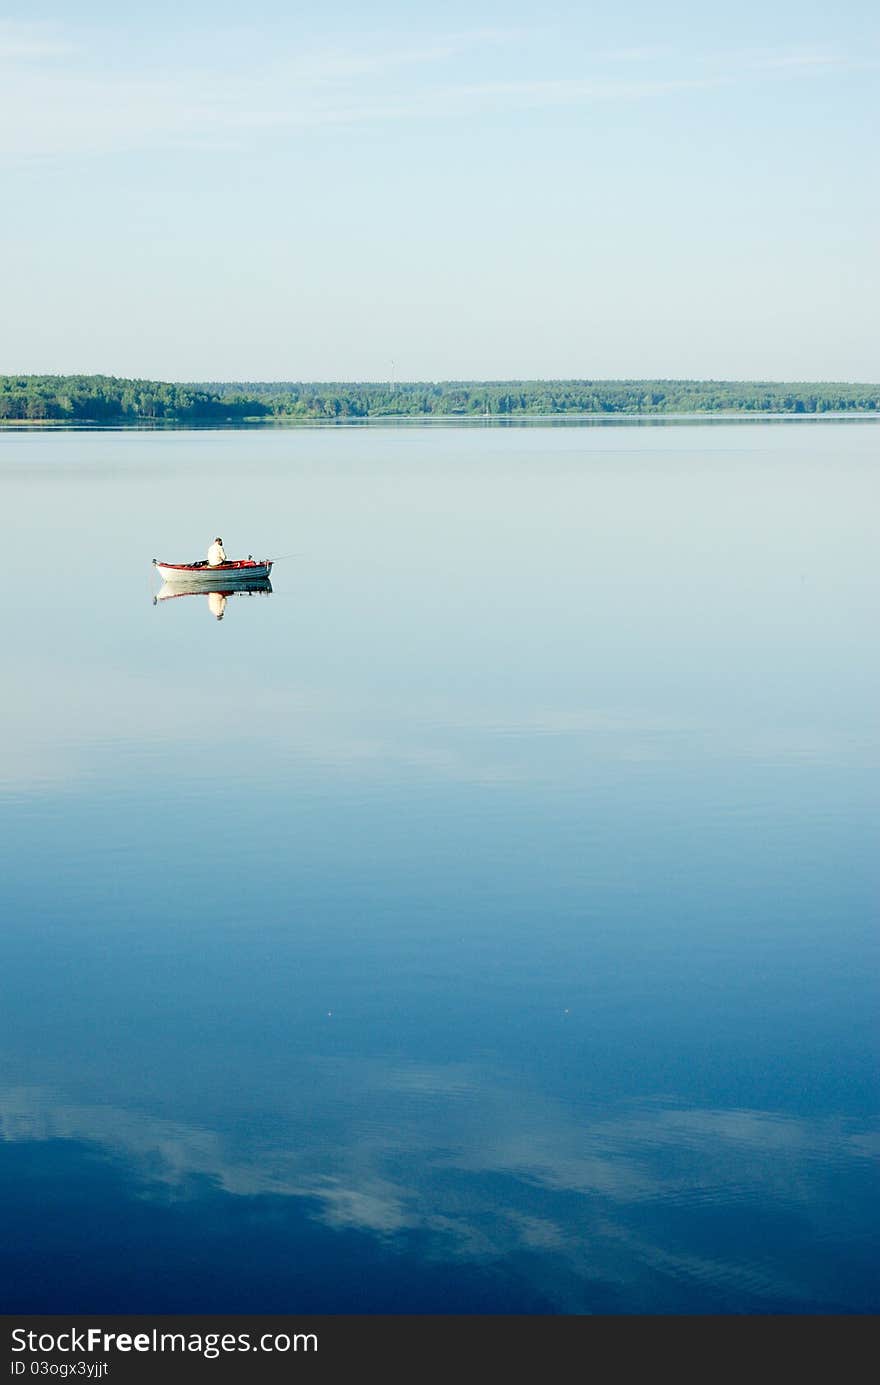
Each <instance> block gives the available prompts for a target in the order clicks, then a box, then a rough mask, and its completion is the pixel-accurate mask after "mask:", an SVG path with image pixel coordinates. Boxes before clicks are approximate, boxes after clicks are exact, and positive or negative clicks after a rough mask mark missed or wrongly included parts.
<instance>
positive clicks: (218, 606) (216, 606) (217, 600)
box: [208, 592, 226, 620]
mask: <svg viewBox="0 0 880 1385" xmlns="http://www.w3.org/2000/svg"><path fill="white" fill-rule="evenodd" d="M208 610H209V611H210V612H211V615H212V616H216V617H217V619H218V620H222V619H223V612H224V611H225V610H226V597H225V596H224V595H223V593H222V592H208Z"/></svg>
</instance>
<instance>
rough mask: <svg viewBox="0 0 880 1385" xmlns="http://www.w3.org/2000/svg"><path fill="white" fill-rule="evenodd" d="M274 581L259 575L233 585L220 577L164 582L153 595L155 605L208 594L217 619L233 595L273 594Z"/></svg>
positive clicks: (212, 613)
mask: <svg viewBox="0 0 880 1385" xmlns="http://www.w3.org/2000/svg"><path fill="white" fill-rule="evenodd" d="M271 594H272V583H271V582H270V581H269V578H268V577H262V578H260V577H257V578H254V580H253V581H252V582H236V583H235V584H234V585H231V584H230V582H229V580H228V579H225V580H224V579H223V578H218V579H217V581H216V582H211V581H205V580H204V579H202V580H201V581H198V582H163V583H162V589H161V591H159V592H158V593H157V594H156V595H155V596H154V597H153V605H154V606H158V604H159V602H160V601H173V600H174V598H175V597H178V596H207V598H208V610H209V611H210V612H211V615H212V616H214V617H215V618H216V619H217V620H222V619H223V617H224V615H225V614H226V606H227V603H228V601H229V598H230V597H231V596H271Z"/></svg>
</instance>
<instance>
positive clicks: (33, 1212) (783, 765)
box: [0, 420, 880, 1313]
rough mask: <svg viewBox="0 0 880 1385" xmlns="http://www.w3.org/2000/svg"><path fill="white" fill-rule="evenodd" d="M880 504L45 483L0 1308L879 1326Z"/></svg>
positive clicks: (701, 434)
mask: <svg viewBox="0 0 880 1385" xmlns="http://www.w3.org/2000/svg"><path fill="white" fill-rule="evenodd" d="M878 463H880V425H878V424H877V423H876V422H859V423H851V422H847V423H843V422H841V423H830V422H825V421H822V422H820V421H812V420H810V421H805V422H798V423H794V422H793V423H786V424H779V423H773V424H769V423H753V424H750V425H748V426H743V425H733V424H731V425H729V426H728V425H718V424H712V425H708V424H706V425H693V424H689V425H684V424H681V425H668V426H664V427H657V428H641V427H635V426H633V427H629V426H616V427H614V428H595V427H591V428H576V427H575V428H569V427H566V428H544V427H528V428H506V429H502V428H493V427H481V426H477V427H472V428H433V429H432V428H430V427H420V428H411V427H407V428H374V427H368V428H351V429H344V428H334V429H320V428H303V429H272V430H266V431H259V430H252V431H227V432H222V431H218V432H211V431H192V432H186V431H179V432H150V431H144V432H61V431H59V432H52V431H38V432H24V431H22V430H18V431H16V430H9V431H6V432H3V433H0V493H2V497H3V513H4V517H5V521H6V522H5V524H4V541H5V546H6V555H7V557H6V561H7V572H8V576H7V582H6V585H5V600H4V602H3V678H2V688H0V706H2V713H3V716H2V728H3V729H2V743H3V744H2V756H0V829H2V860H3V865H2V878H0V915H2V923H0V1307H2V1308H3V1309H4V1310H5V1311H7V1312H22V1311H31V1312H55V1311H69V1312H98V1311H103V1312H112V1311H117V1312H122V1311H129V1312H131V1311H135V1312H145V1313H146V1312H161V1311H166V1312H168V1311H177V1312H190V1311H192V1312H194V1311H215V1312H235V1311H264V1312H276V1311H277V1312H284V1311H295V1312H339V1313H349V1312H429V1313H431V1312H437V1313H443V1312H491V1313H514V1312H517V1313H519V1312H525V1313H548V1312H552V1313H593V1312H598V1313H618V1312H620V1313H681V1312H687V1313H703V1312H722V1313H728V1312H737V1313H739V1312H749V1313H755V1312H772V1313H824V1312H835V1313H836V1312H859V1313H860V1312H866V1311H876V1310H877V1309H878V1307H880V1303H878V1291H877V1284H878V1255H877V1246H878V1244H880V1241H878V1231H880V1226H878V1222H880V1213H878V1206H880V1204H878V1200H877V1198H876V1186H877V1184H876V1168H877V1164H876V1160H877V1155H878V1152H880V1120H878V1102H877V1098H878V1080H877V1066H876V1060H877V1027H876V1016H877V1001H878V956H877V929H876V924H877V910H876V904H877V883H878V880H877V875H878V872H877V851H876V845H877V843H876V826H877V810H878V786H877V767H878V712H877V707H878V683H880V678H878V673H880V657H878V642H877V636H876V616H877V606H878V595H880V571H878V556H877V555H878V514H880V505H878V499H880V496H878V491H880V487H878V477H880V469H878ZM216 534H219V535H221V536H222V537H223V539H224V542H225V546H226V550H227V552H228V553H229V555H230V556H231V557H232V556H246V555H247V554H248V553H254V554H255V555H256V556H263V555H267V556H270V557H275V558H278V559H280V561H278V562H277V564H276V567H275V570H274V572H273V574H272V586H273V591H272V592H271V594H263V595H253V596H248V595H239V596H233V597H230V598H229V600H228V602H227V603H226V606H225V608H223V609H221V610H220V614H222V619H219V620H218V619H217V614H218V609H217V607H218V603H217V602H216V601H215V602H213V603H209V600H208V598H207V597H206V596H204V595H195V596H185V597H180V598H178V599H174V600H160V601H159V602H158V603H156V604H154V596H155V595H156V594H157V593H158V590H159V586H160V584H159V583H158V581H156V579H155V577H154V575H153V570H152V567H151V559H152V558H153V557H159V558H164V559H167V560H171V561H185V560H191V559H194V558H199V557H203V556H204V554H205V551H206V549H207V546H208V544H209V543H210V541H211V539H212V538H213V537H214V536H215V535H216ZM286 555H291V556H286Z"/></svg>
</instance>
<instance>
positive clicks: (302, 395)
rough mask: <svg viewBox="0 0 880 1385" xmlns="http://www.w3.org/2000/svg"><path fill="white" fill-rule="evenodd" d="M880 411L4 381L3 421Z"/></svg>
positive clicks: (503, 394) (705, 401) (496, 384)
mask: <svg viewBox="0 0 880 1385" xmlns="http://www.w3.org/2000/svg"><path fill="white" fill-rule="evenodd" d="M878 409H880V385H871V384H847V383H842V384H838V383H835V382H818V383H804V382H796V383H782V382H776V381H744V380H487V381H460V380H444V381H438V382H435V383H424V382H422V383H418V382H416V383H403V382H400V383H394V382H386V383H370V382H366V383H358V384H346V383H344V382H328V383H315V384H309V383H301V382H296V381H290V382H287V381H284V382H271V381H267V382H252V381H238V382H228V381H205V382H199V383H194V384H172V383H168V382H164V381H157V380H126V379H120V378H117V377H116V376H111V375H0V420H3V419H9V420H18V421H27V420H34V421H38V420H40V419H46V420H57V421H64V420H69V421H70V422H81V423H126V422H130V423H133V422H141V421H143V422H161V421H163V420H164V421H168V422H175V423H235V422H243V421H245V420H249V419H257V420H258V419H264V420H269V419H273V418H278V419H330V420H332V419H355V418H389V417H391V418H394V417H398V418H422V417H480V416H486V415H488V416H490V417H501V418H505V417H517V416H523V415H533V416H538V415H553V414H662V413H683V414H684V413H725V412H746V413H778V414H814V413H828V412H846V411H853V410H878Z"/></svg>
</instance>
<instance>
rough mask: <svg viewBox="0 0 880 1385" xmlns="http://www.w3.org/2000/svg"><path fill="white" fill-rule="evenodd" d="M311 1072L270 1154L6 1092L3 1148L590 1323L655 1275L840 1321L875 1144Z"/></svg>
mask: <svg viewBox="0 0 880 1385" xmlns="http://www.w3.org/2000/svg"><path fill="white" fill-rule="evenodd" d="M314 1068H315V1070H314V1072H313V1073H312V1080H313V1084H314V1086H313V1090H314V1091H315V1092H316V1093H317V1097H316V1100H315V1102H314V1103H313V1104H312V1106H311V1107H310V1108H309V1109H308V1111H306V1112H303V1114H302V1115H301V1116H299V1117H296V1116H293V1117H289V1118H286V1124H287V1128H286V1130H285V1132H284V1133H283V1134H279V1133H278V1130H277V1127H276V1130H275V1133H273V1135H272V1136H271V1137H270V1136H268V1135H263V1134H259V1133H256V1132H246V1130H245V1129H244V1128H243V1127H242V1126H241V1125H240V1124H239V1125H237V1126H236V1127H235V1129H234V1131H222V1130H220V1129H208V1128H200V1127H198V1126H196V1125H192V1124H188V1123H185V1122H178V1121H175V1120H169V1119H157V1118H155V1117H153V1116H152V1115H150V1114H148V1113H146V1112H139V1111H136V1110H134V1109H122V1108H119V1107H112V1106H105V1105H98V1104H91V1103H88V1102H87V1103H83V1104H76V1103H73V1102H68V1101H65V1100H64V1099H63V1098H60V1097H59V1096H56V1095H54V1094H53V1093H52V1092H51V1091H50V1090H48V1089H43V1088H18V1089H16V1088H10V1089H7V1090H6V1091H5V1092H4V1093H3V1095H2V1097H0V1142H10V1143H20V1142H35V1141H38V1142H45V1141H70V1142H77V1143H80V1144H82V1143H85V1144H87V1145H91V1146H97V1147H98V1148H99V1149H100V1150H102V1151H103V1152H104V1153H106V1154H107V1155H108V1156H111V1157H112V1158H114V1159H117V1160H121V1161H123V1163H124V1165H125V1167H126V1169H127V1171H128V1174H129V1176H130V1177H131V1178H132V1179H133V1180H134V1184H135V1186H136V1189H137V1196H139V1197H148V1198H159V1199H160V1200H168V1199H169V1198H170V1199H171V1200H172V1201H174V1200H179V1199H192V1198H194V1197H195V1198H197V1197H198V1196H199V1195H200V1193H199V1190H200V1187H203V1186H204V1182H203V1180H207V1181H208V1183H209V1184H210V1185H211V1186H213V1187H214V1188H216V1189H218V1190H221V1191H222V1192H223V1193H225V1194H227V1195H229V1196H231V1197H235V1198H253V1197H264V1196H270V1197H277V1198H295V1199H301V1200H302V1201H303V1203H304V1204H305V1207H306V1208H307V1215H309V1216H310V1217H311V1218H313V1219H315V1220H317V1221H318V1222H320V1223H322V1224H323V1225H324V1226H325V1227H326V1228H327V1229H328V1231H334V1230H343V1229H346V1230H355V1231H359V1232H362V1233H365V1234H368V1235H372V1236H379V1237H382V1238H385V1239H386V1240H387V1241H388V1242H389V1243H390V1244H391V1245H392V1246H393V1245H394V1243H395V1238H397V1237H399V1236H401V1235H403V1236H405V1235H406V1234H408V1233H418V1234H420V1235H421V1236H422V1237H423V1238H426V1239H427V1254H428V1256H429V1258H430V1259H432V1260H434V1261H435V1262H436V1261H448V1262H455V1261H457V1260H477V1261H484V1262H494V1261H497V1260H498V1259H499V1258H501V1259H503V1258H504V1257H505V1256H508V1255H511V1254H521V1253H523V1252H526V1253H528V1255H531V1256H536V1257H538V1259H539V1260H540V1262H541V1276H542V1278H541V1284H542V1288H544V1289H545V1290H546V1288H547V1284H548V1283H551V1284H552V1283H555V1284H556V1295H557V1302H558V1307H559V1309H560V1310H561V1311H586V1307H585V1305H586V1304H587V1303H588V1302H589V1295H590V1285H595V1284H597V1283H601V1284H603V1285H606V1286H609V1285H618V1286H621V1287H623V1286H626V1288H627V1291H628V1293H629V1295H630V1301H631V1302H632V1301H634V1298H635V1300H637V1298H638V1294H639V1292H640V1285H641V1284H642V1282H643V1280H644V1278H645V1275H646V1274H650V1275H653V1276H658V1277H659V1279H660V1281H662V1282H666V1283H667V1286H668V1287H667V1292H668V1293H669V1294H671V1295H672V1297H673V1299H674V1297H675V1293H676V1289H675V1285H676V1284H680V1283H681V1282H682V1281H687V1282H689V1283H691V1284H693V1283H695V1282H699V1284H700V1285H701V1286H702V1289H703V1290H704V1291H705V1292H707V1293H709V1295H710V1297H711V1296H713V1295H714V1296H715V1298H716V1299H718V1300H719V1301H723V1302H724V1304H725V1305H729V1304H731V1303H733V1304H737V1303H739V1304H740V1305H743V1304H745V1305H748V1304H755V1303H757V1304H759V1305H760V1304H764V1305H765V1306H766V1307H767V1308H768V1309H772V1308H773V1307H774V1305H776V1304H777V1303H778V1302H779V1301H781V1300H784V1301H785V1302H788V1303H790V1302H796V1303H799V1304H801V1305H802V1308H803V1311H818V1310H819V1309H820V1308H821V1307H822V1306H823V1305H827V1304H829V1303H831V1304H834V1303H835V1302H836V1297H835V1296H836V1294H837V1292H838V1289H837V1286H836V1285H835V1282H834V1276H833V1269H832V1268H831V1267H833V1265H834V1263H835V1255H834V1254H833V1253H831V1252H833V1247H834V1243H835V1240H836V1239H838V1238H840V1239H841V1241H842V1242H843V1241H844V1240H845V1238H846V1237H847V1236H851V1235H852V1233H853V1231H854V1229H856V1228H857V1227H858V1225H859V1222H860V1219H863V1218H864V1215H865V1207H864V1205H862V1204H860V1203H859V1201H858V1200H856V1201H855V1202H850V1203H848V1204H845V1203H843V1202H842V1200H841V1199H840V1197H839V1196H835V1193H834V1188H835V1181H836V1178H837V1176H838V1174H839V1173H840V1172H841V1171H844V1172H845V1173H846V1174H847V1181H846V1186H847V1187H849V1188H850V1189H851V1187H852V1178H853V1176H855V1177H856V1178H857V1179H858V1178H860V1177H861V1176H862V1174H864V1176H865V1179H866V1193H867V1176H868V1170H869V1166H870V1164H871V1163H872V1161H874V1160H875V1159H876V1156H877V1154H878V1152H880V1132H878V1131H877V1130H870V1129H869V1130H865V1129H859V1128H856V1127H855V1126H854V1125H853V1124H851V1123H846V1122H843V1121H839V1120H834V1119H815V1120H807V1119H801V1118H797V1117H792V1116H783V1115H780V1114H777V1113H773V1112H768V1111H755V1110H715V1109H705V1110H699V1109H687V1108H682V1107H678V1106H676V1105H674V1104H664V1103H660V1102H648V1103H643V1104H641V1105H639V1106H627V1107H624V1108H620V1109H612V1110H606V1111H604V1112H599V1111H596V1112H593V1113H592V1115H591V1116H590V1117H589V1118H588V1119H585V1120H583V1121H578V1120H577V1119H576V1118H575V1117H574V1116H573V1115H572V1113H571V1112H570V1110H568V1109H567V1108H566V1107H565V1106H564V1105H563V1104H562V1103H560V1102H557V1101H554V1100H553V1099H551V1098H549V1097H547V1096H545V1095H543V1094H541V1093H539V1092H536V1091H527V1090H517V1089H515V1088H513V1087H511V1085H510V1083H509V1081H506V1080H504V1079H501V1078H493V1079H489V1080H487V1079H486V1078H485V1076H481V1074H480V1072H479V1070H478V1069H476V1068H471V1067H469V1066H467V1065H450V1066H449V1067H444V1066H424V1067H423V1066H419V1065H416V1064H398V1065H395V1064H383V1063H380V1062H366V1061H363V1062H362V1061H358V1060H351V1061H348V1060H344V1061H343V1060H336V1061H321V1062H318V1063H316V1064H315V1065H314ZM683 1210H684V1212H685V1213H688V1212H689V1213H690V1219H688V1217H687V1216H685V1218H684V1220H683V1221H682V1218H681V1214H682V1211H683ZM672 1211H674V1214H675V1216H676V1217H677V1218H678V1220H677V1221H676V1222H675V1223H674V1229H673V1221H672V1220H670V1219H669V1217H668V1215H667V1214H668V1213H669V1212H672ZM741 1217H745V1218H753V1219H754V1218H759V1219H763V1220H764V1221H765V1222H766V1223H767V1224H768V1225H769V1226H772V1224H773V1221H774V1219H777V1218H782V1219H784V1220H786V1221H787V1222H788V1223H791V1222H792V1221H793V1220H794V1221H796V1222H797V1223H798V1224H799V1226H800V1231H799V1233H798V1240H799V1242H800V1244H801V1246H802V1249H804V1250H806V1251H807V1252H808V1253H806V1254H804V1253H802V1254H800V1255H799V1256H792V1255H789V1256H785V1255H783V1254H780V1252H779V1249H778V1247H777V1246H775V1245H774V1244H773V1240H772V1236H770V1237H769V1238H768V1240H767V1244H766V1250H765V1253H764V1254H763V1256H761V1257H756V1256H755V1247H754V1244H750V1246H749V1250H748V1252H746V1251H745V1250H742V1251H740V1249H739V1248H738V1246H737V1238H736V1235H735V1224H736V1221H737V1220H738V1219H739V1218H741ZM732 1228H733V1229H732ZM868 1295H869V1290H868V1289H865V1290H864V1297H865V1302H864V1303H863V1304H862V1305H856V1306H857V1307H859V1306H860V1307H861V1308H862V1309H863V1310H866V1309H867V1308H868V1307H869V1304H868ZM633 1296H634V1297H633ZM637 1311H638V1310H637Z"/></svg>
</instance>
